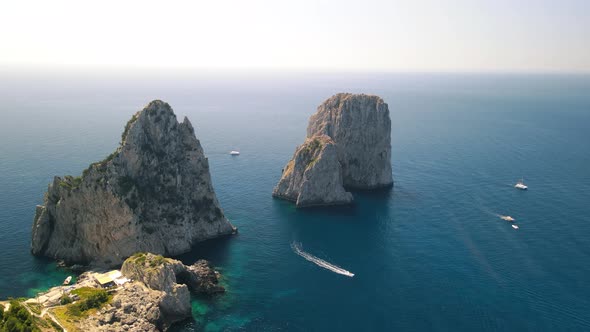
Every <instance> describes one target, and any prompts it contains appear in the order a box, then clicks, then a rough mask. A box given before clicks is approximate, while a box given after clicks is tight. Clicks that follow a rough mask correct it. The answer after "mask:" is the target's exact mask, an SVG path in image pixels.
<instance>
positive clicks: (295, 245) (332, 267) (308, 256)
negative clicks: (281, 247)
mask: <svg viewBox="0 0 590 332" xmlns="http://www.w3.org/2000/svg"><path fill="white" fill-rule="evenodd" d="M291 249H293V252H294V253H296V254H297V255H299V256H301V257H303V258H305V259H306V260H308V261H310V262H312V263H314V264H315V265H317V266H320V267H323V268H324V269H328V270H330V271H332V272H335V273H338V274H342V275H345V276H347V277H351V278H352V277H354V273H352V272H350V271H347V270H345V269H343V268H341V267H339V266H336V265H334V264H332V263H329V262H326V261H325V260H323V259H321V258H318V257H315V256H314V255H312V254H309V253H307V252H305V251H303V249H301V243H297V242H293V243H291Z"/></svg>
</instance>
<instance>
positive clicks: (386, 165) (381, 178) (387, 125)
mask: <svg viewBox="0 0 590 332" xmlns="http://www.w3.org/2000/svg"><path fill="white" fill-rule="evenodd" d="M316 135H328V136H329V137H331V138H332V140H334V143H336V150H337V151H338V160H340V164H341V166H342V178H343V182H344V186H345V187H346V188H354V189H374V188H380V187H388V186H391V185H393V177H392V173H391V119H390V118H389V108H388V107H387V104H386V103H385V102H383V99H381V98H380V97H378V96H371V95H365V94H351V93H339V94H336V95H334V96H332V97H330V98H329V99H328V100H326V101H324V102H323V103H322V104H321V105H320V106H319V107H318V110H317V112H316V113H315V114H314V115H312V116H311V117H310V118H309V124H308V126H307V137H308V138H309V137H313V136H316Z"/></svg>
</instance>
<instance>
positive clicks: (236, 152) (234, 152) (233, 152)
mask: <svg viewBox="0 0 590 332" xmlns="http://www.w3.org/2000/svg"><path fill="white" fill-rule="evenodd" d="M229 154H231V155H232V156H239V155H240V151H235V150H234V151H230V153H229Z"/></svg>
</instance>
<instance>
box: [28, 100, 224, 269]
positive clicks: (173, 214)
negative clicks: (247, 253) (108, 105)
mask: <svg viewBox="0 0 590 332" xmlns="http://www.w3.org/2000/svg"><path fill="white" fill-rule="evenodd" d="M234 231H235V228H234V227H233V226H232V225H231V224H230V223H229V221H228V220H227V219H226V218H225V216H224V214H223V211H222V210H221V208H220V206H219V203H218V201H217V197H216V196H215V193H214V191H213V186H212V184H211V177H210V174H209V163H208V161H207V158H206V157H205V155H204V153H203V149H202V148H201V145H200V143H199V141H198V140H197V138H196V137H195V133H194V129H193V127H192V125H191V123H190V122H189V120H188V119H187V118H184V120H183V122H182V123H179V122H178V121H177V119H176V116H175V115H174V112H173V111H172V108H170V106H169V105H168V104H167V103H164V102H162V101H159V100H156V101H152V102H151V103H149V105H147V106H146V107H145V108H144V109H143V110H142V111H140V112H137V113H136V114H135V115H133V117H132V118H131V120H129V122H128V123H127V125H126V127H125V130H124V132H123V135H122V140H121V145H120V147H119V148H118V149H117V150H116V151H115V152H114V153H112V154H111V155H110V156H109V157H107V158H106V159H105V160H103V161H100V162H97V163H93V164H91V165H90V167H89V168H88V169H86V170H85V171H84V172H83V174H82V176H81V177H76V178H74V177H71V176H66V177H64V178H61V177H55V179H54V181H53V183H52V184H50V185H49V187H48V190H47V193H46V194H45V198H44V203H43V205H41V206H37V210H36V214H35V218H34V222H33V229H32V245H31V251H32V253H33V254H35V255H43V256H48V257H52V258H56V259H62V260H64V261H66V262H67V263H82V264H90V265H99V266H100V265H102V266H107V265H108V266H112V265H117V264H120V263H121V262H122V261H123V260H124V259H125V258H126V257H129V256H130V255H132V254H133V253H135V252H139V251H150V252H154V253H157V254H164V255H176V254H180V253H183V252H186V251H188V250H189V249H190V248H191V246H192V245H193V244H194V243H195V242H197V241H201V240H205V239H209V238H213V237H217V236H220V235H225V234H230V233H232V232H234Z"/></svg>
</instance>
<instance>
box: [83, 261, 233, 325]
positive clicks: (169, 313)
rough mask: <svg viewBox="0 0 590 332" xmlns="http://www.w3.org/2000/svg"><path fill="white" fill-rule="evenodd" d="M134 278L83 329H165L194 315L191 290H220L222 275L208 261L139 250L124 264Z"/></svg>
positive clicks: (129, 275) (128, 273) (222, 289)
mask: <svg viewBox="0 0 590 332" xmlns="http://www.w3.org/2000/svg"><path fill="white" fill-rule="evenodd" d="M121 273H122V274H123V275H124V276H125V277H127V278H129V279H131V280H133V283H130V284H126V285H125V286H124V287H123V288H122V289H120V290H118V291H117V293H116V295H115V296H114V297H113V300H112V301H111V303H110V304H109V305H107V306H106V307H105V308H102V309H100V311H98V312H97V313H96V314H94V315H92V316H90V317H88V318H87V319H85V320H83V321H82V322H81V323H80V324H79V325H80V328H81V330H83V331H163V330H167V329H168V328H169V327H170V326H171V325H172V324H173V323H175V322H178V321H182V320H184V319H187V318H190V317H191V304H190V292H189V290H190V291H192V292H194V293H205V294H211V293H217V292H223V291H225V289H224V288H223V287H221V286H220V285H218V279H219V274H218V273H217V272H216V271H215V270H214V269H213V268H211V266H210V265H209V263H208V262H207V261H205V260H200V261H198V262H197V263H195V264H193V265H191V266H186V265H184V264H182V263H181V262H180V261H177V260H174V259H170V258H164V257H162V256H159V255H153V254H151V253H137V254H135V255H133V256H131V257H129V258H128V259H127V260H125V262H124V263H123V266H122V267H121Z"/></svg>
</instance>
